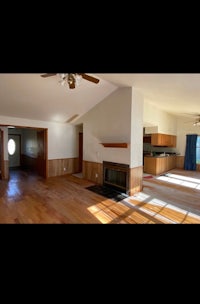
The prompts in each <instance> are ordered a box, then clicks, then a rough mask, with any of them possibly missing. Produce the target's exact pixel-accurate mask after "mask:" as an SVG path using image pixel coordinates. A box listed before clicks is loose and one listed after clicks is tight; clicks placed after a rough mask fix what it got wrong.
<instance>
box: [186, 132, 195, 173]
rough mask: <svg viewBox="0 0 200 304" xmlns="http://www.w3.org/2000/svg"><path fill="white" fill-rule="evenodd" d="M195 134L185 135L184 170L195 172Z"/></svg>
mask: <svg viewBox="0 0 200 304" xmlns="http://www.w3.org/2000/svg"><path fill="white" fill-rule="evenodd" d="M196 144H197V134H190V135H186V149H185V163H184V169H185V170H193V171H195V170H196Z"/></svg>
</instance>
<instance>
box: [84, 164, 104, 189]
mask: <svg viewBox="0 0 200 304" xmlns="http://www.w3.org/2000/svg"><path fill="white" fill-rule="evenodd" d="M83 178H85V179H87V180H89V181H92V182H94V183H96V184H99V185H102V184H103V164H101V163H96V162H91V161H86V160H84V161H83Z"/></svg>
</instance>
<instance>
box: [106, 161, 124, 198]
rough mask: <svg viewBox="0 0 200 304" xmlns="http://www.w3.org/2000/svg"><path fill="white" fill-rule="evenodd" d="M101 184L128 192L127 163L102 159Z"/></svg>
mask: <svg viewBox="0 0 200 304" xmlns="http://www.w3.org/2000/svg"><path fill="white" fill-rule="evenodd" d="M103 185H104V186H106V187H110V188H113V189H115V190H118V191H120V192H122V193H126V194H129V165H127V164H120V163H113V162H107V161H103Z"/></svg>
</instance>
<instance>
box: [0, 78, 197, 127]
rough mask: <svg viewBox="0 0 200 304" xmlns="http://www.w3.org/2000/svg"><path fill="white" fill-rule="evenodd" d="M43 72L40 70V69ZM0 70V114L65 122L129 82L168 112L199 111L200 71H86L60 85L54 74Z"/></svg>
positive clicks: (148, 99) (145, 96) (181, 113)
mask: <svg viewBox="0 0 200 304" xmlns="http://www.w3.org/2000/svg"><path fill="white" fill-rule="evenodd" d="M41 74H43V73H41ZM41 74H36V73H35V74H32V73H28V74H0V115H5V116H11V117H20V118H27V119H34V120H46V121H57V122H66V121H67V120H68V119H70V117H72V116H74V115H75V114H78V115H79V117H80V116H81V115H83V114H84V113H86V112H87V111H88V110H89V109H91V108H92V107H93V106H95V105H96V104H97V103H98V102H100V101H101V100H103V99H104V98H105V97H106V96H108V95H109V94H111V93H112V92H113V91H114V90H116V89H117V88H118V87H130V86H133V87H135V88H137V89H138V90H140V91H141V93H142V94H143V95H144V99H145V100H146V101H148V102H150V103H152V104H154V105H156V106H157V107H158V108H160V109H163V110H165V111H167V112H169V113H172V114H177V115H183V116H184V114H183V113H200V74H164V73H163V74H139V73H137V74H134V73H129V74H123V73H121V74H117V73H115V74H109V73H107V74H89V73H88V74H89V75H92V76H94V77H96V78H99V79H100V82H99V83H98V84H94V83H92V82H89V81H87V80H85V79H82V81H81V83H80V85H79V86H77V87H76V88H75V89H69V87H68V86H64V87H63V86H60V85H59V83H58V81H59V77H58V75H56V76H52V77H48V78H42V77H40V75H41Z"/></svg>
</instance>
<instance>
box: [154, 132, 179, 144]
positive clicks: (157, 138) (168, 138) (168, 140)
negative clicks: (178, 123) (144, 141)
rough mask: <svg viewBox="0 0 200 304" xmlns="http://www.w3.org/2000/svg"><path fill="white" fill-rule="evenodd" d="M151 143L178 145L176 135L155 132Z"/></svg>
mask: <svg viewBox="0 0 200 304" xmlns="http://www.w3.org/2000/svg"><path fill="white" fill-rule="evenodd" d="M151 145H152V146H158V147H176V136H175V135H169V134H161V133H154V134H152V135H151Z"/></svg>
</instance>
